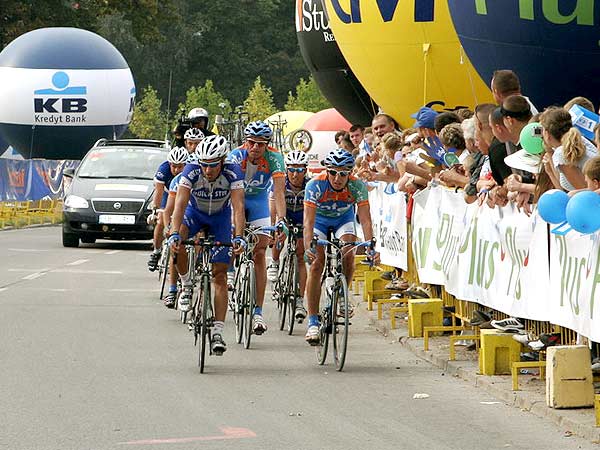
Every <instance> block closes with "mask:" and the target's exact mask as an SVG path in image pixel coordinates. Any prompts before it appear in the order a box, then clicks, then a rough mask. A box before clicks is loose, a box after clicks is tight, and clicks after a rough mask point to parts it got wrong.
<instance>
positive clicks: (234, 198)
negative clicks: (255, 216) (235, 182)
mask: <svg viewBox="0 0 600 450" xmlns="http://www.w3.org/2000/svg"><path fill="white" fill-rule="evenodd" d="M231 205H232V206H233V226H234V230H235V231H234V233H233V235H234V236H243V234H244V225H245V224H246V214H245V211H244V189H243V188H242V189H232V190H231Z"/></svg>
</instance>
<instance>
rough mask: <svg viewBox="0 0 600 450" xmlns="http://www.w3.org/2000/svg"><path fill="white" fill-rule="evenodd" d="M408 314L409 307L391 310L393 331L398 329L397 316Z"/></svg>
mask: <svg viewBox="0 0 600 450" xmlns="http://www.w3.org/2000/svg"><path fill="white" fill-rule="evenodd" d="M407 312H408V306H392V307H391V308H390V327H391V329H392V330H394V329H396V314H397V313H407Z"/></svg>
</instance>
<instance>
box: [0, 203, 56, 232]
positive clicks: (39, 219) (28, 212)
mask: <svg viewBox="0 0 600 450" xmlns="http://www.w3.org/2000/svg"><path fill="white" fill-rule="evenodd" d="M61 220H62V200H58V199H54V200H27V201H22V202H16V201H15V202H0V228H7V227H16V228H20V227H23V226H28V225H34V224H44V223H52V224H53V223H58V222H60V221H61Z"/></svg>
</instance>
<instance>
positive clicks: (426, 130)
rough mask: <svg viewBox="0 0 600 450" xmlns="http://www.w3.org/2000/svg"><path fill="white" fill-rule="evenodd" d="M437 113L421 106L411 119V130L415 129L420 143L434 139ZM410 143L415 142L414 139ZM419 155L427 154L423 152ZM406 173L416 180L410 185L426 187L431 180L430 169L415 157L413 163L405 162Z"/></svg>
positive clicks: (423, 160)
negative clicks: (412, 123) (412, 121)
mask: <svg viewBox="0 0 600 450" xmlns="http://www.w3.org/2000/svg"><path fill="white" fill-rule="evenodd" d="M437 116H438V113H437V112H436V111H435V110H433V109H431V108H430V107H428V106H423V107H422V108H421V109H419V110H418V111H417V112H416V113H414V114H413V115H412V116H411V117H412V118H413V119H416V122H415V124H414V125H413V128H416V129H417V131H418V133H419V138H420V139H421V141H423V140H427V139H429V138H434V137H436V133H435V118H436V117H437ZM411 142H415V141H414V139H413V140H412V141H411ZM420 154H425V155H426V154H427V153H426V152H425V151H424V150H423V151H422V152H421V153H420ZM406 171H407V172H408V173H410V174H411V175H415V177H416V178H414V179H412V180H411V183H413V184H416V185H419V186H423V185H427V183H428V182H429V180H431V179H432V173H431V169H430V168H429V167H428V166H427V165H426V160H425V159H423V158H422V157H421V156H419V155H417V158H416V160H415V161H407V162H406Z"/></svg>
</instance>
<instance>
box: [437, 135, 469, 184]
mask: <svg viewBox="0 0 600 450" xmlns="http://www.w3.org/2000/svg"><path fill="white" fill-rule="evenodd" d="M439 138H440V141H441V142H442V145H443V146H444V149H445V150H446V151H451V150H454V154H455V155H456V156H457V157H458V160H459V161H460V164H456V165H454V166H452V167H450V168H449V169H447V170H442V171H441V172H440V174H439V180H440V182H441V183H442V184H444V185H446V186H448V187H460V188H462V187H464V186H465V185H466V184H467V183H468V182H469V177H468V176H467V173H466V172H465V169H464V167H463V165H462V163H463V162H464V160H465V158H466V157H467V156H468V155H469V152H468V151H467V150H466V147H467V144H466V142H465V137H464V135H463V131H462V127H461V126H460V124H458V123H451V124H449V125H446V126H445V127H444V128H442V129H441V130H440V133H439Z"/></svg>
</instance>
